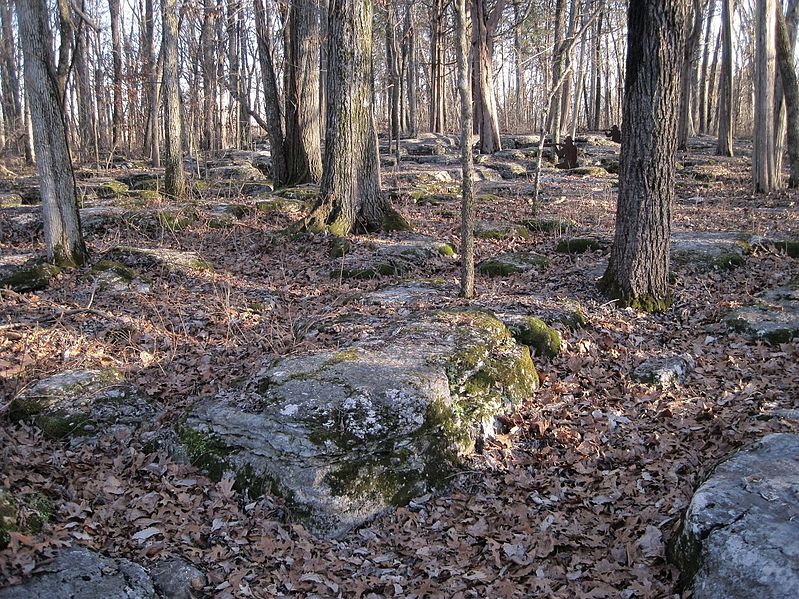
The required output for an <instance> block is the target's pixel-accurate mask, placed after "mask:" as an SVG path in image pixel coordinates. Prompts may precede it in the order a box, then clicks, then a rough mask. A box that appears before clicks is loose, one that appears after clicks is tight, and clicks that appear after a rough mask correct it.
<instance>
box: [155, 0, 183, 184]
mask: <svg viewBox="0 0 799 599" xmlns="http://www.w3.org/2000/svg"><path fill="white" fill-rule="evenodd" d="M161 17H162V21H163V26H162V29H163V33H162V35H163V41H162V49H161V51H162V52H163V53H164V76H163V96H164V192H165V193H166V194H167V195H170V196H173V197H181V196H183V193H184V192H185V187H186V175H185V173H184V171H183V134H182V130H181V123H180V76H179V73H178V10H177V2H176V0H161Z"/></svg>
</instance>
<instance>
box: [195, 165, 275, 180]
mask: <svg viewBox="0 0 799 599" xmlns="http://www.w3.org/2000/svg"><path fill="white" fill-rule="evenodd" d="M206 176H207V177H208V178H209V179H224V180H228V181H259V180H261V179H263V177H264V175H263V173H262V172H261V171H259V170H258V169H257V168H255V167H254V166H253V165H252V164H250V163H244V164H228V165H225V166H213V167H209V168H208V170H207V171H206Z"/></svg>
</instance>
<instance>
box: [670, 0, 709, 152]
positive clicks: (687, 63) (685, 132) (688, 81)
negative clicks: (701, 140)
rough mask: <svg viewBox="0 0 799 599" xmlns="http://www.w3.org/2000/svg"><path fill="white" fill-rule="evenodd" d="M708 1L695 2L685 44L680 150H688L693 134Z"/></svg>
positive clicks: (681, 76) (681, 93) (679, 127)
mask: <svg viewBox="0 0 799 599" xmlns="http://www.w3.org/2000/svg"><path fill="white" fill-rule="evenodd" d="M706 5H707V0H693V11H694V19H693V24H692V26H691V29H690V31H689V32H688V39H687V40H686V42H685V57H684V58H683V63H682V73H681V74H680V85H681V90H680V122H679V126H678V129H677V147H678V148H679V149H680V150H687V149H688V136H689V135H691V133H693V131H692V127H691V123H692V118H691V113H692V108H693V107H692V106H691V100H692V98H693V85H692V84H693V83H694V80H693V73H694V72H695V70H696V63H697V61H698V60H699V42H700V41H701V36H702V23H703V18H702V17H703V15H704V13H705V7H706Z"/></svg>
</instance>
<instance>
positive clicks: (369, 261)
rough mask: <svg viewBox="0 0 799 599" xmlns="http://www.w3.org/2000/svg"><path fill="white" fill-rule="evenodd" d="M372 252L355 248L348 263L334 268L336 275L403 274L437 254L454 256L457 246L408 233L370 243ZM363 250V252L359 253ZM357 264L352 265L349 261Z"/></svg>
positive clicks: (349, 256) (376, 275)
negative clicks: (380, 241)
mask: <svg viewBox="0 0 799 599" xmlns="http://www.w3.org/2000/svg"><path fill="white" fill-rule="evenodd" d="M367 245H368V246H369V247H367V249H368V252H354V253H353V254H352V255H348V256H347V261H346V262H345V265H344V266H343V267H342V266H339V267H338V268H336V269H333V270H332V271H331V273H330V275H331V276H333V277H338V276H342V277H344V278H354V279H372V278H375V277H378V276H381V275H401V274H405V273H406V272H408V271H410V270H412V269H413V268H414V267H417V266H424V265H425V264H428V263H429V262H430V261H432V260H434V259H437V258H442V257H443V258H451V257H452V256H454V254H455V250H454V249H453V247H452V246H451V245H449V244H448V243H442V242H440V241H436V240H434V239H431V238H430V237H425V236H423V235H413V236H408V237H406V238H404V239H395V240H392V241H390V242H388V243H381V244H375V245H371V244H367ZM358 254H360V256H358ZM347 263H349V264H357V265H356V266H353V267H348V266H346V264H347Z"/></svg>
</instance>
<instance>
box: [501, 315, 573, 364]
mask: <svg viewBox="0 0 799 599" xmlns="http://www.w3.org/2000/svg"><path fill="white" fill-rule="evenodd" d="M509 329H510V332H511V334H512V335H513V337H514V338H515V339H516V341H518V342H519V343H523V344H524V345H527V346H529V347H531V348H532V349H534V350H535V355H536V356H545V357H547V358H554V357H555V356H557V355H558V354H559V353H560V346H561V338H560V333H559V332H558V331H556V330H555V329H553V328H552V327H550V326H548V325H547V323H545V322H544V321H543V320H541V319H540V318H535V317H533V316H529V317H527V318H525V319H524V322H523V323H520V324H513V325H511V326H510V327H509Z"/></svg>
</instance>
